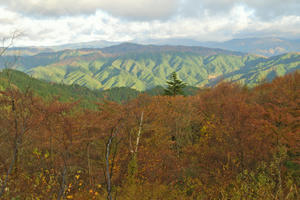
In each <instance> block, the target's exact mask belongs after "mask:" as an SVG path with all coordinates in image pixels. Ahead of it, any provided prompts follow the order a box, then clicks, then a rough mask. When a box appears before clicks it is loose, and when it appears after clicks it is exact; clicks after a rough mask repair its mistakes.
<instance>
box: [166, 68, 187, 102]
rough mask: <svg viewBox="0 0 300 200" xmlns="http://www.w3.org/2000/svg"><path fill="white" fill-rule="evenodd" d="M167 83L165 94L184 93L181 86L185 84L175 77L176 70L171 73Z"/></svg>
mask: <svg viewBox="0 0 300 200" xmlns="http://www.w3.org/2000/svg"><path fill="white" fill-rule="evenodd" d="M167 84H168V87H167V88H166V89H165V90H164V93H165V95H169V96H176V95H184V92H183V88H184V87H185V86H186V84H185V83H183V82H182V81H181V80H179V79H178V78H177V74H176V72H173V73H172V74H171V77H170V81H167Z"/></svg>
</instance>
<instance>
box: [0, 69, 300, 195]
mask: <svg viewBox="0 0 300 200" xmlns="http://www.w3.org/2000/svg"><path fill="white" fill-rule="evenodd" d="M299 95H300V73H297V72H296V73H294V74H289V75H286V76H284V77H280V78H276V79H275V80H273V81H272V82H271V83H265V84H262V85H259V86H257V87H254V88H252V89H248V88H247V87H242V86H240V85H236V84H229V83H221V84H219V85H217V86H215V87H213V88H207V89H203V90H201V91H199V92H198V94H197V95H195V96H188V97H184V96H152V97H151V96H148V95H146V94H143V95H140V96H139V97H138V98H136V99H133V100H131V101H128V102H127V103H125V104H122V105H121V104H118V103H114V102H110V101H102V102H100V103H98V104H96V105H97V107H98V109H96V110H89V109H84V108H82V107H80V106H79V102H77V101H75V102H65V103H63V102H60V101H57V99H52V100H51V99H50V100H48V101H45V100H43V99H41V98H39V97H37V96H33V95H32V93H31V92H29V91H26V90H25V91H24V92H20V91H19V90H16V89H15V87H8V89H6V90H4V91H1V95H0V127H1V130H0V134H1V136H0V137H1V149H0V150H1V154H0V155H2V156H0V163H1V164H0V172H1V177H0V178H1V185H0V196H1V198H2V199H13V198H17V199H61V198H65V199H124V200H126V199H128V200H129V199H141V200H142V199H143V200H144V199H149V200H150V199H170V200H171V199H172V200H174V199H293V200H294V199H295V200H296V199H299V187H300V182H299V180H300V157H299V152H300V149H299V147H300V145H299V140H300V138H299V131H300V126H299V124H300V122H299V115H300V96H299ZM5 155H6V156H5Z"/></svg>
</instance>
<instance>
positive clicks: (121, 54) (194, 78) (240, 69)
mask: <svg viewBox="0 0 300 200" xmlns="http://www.w3.org/2000/svg"><path fill="white" fill-rule="evenodd" d="M3 59H6V60H12V59H13V58H12V57H4V58H3ZM2 63H3V61H2ZM0 64H1V61H0ZM14 68H15V69H18V70H21V71H23V72H26V73H28V74H30V75H32V76H33V77H35V78H38V79H43V80H47V81H51V82H57V83H64V84H77V85H81V86H85V87H88V88H90V89H109V88H113V87H130V88H133V89H136V90H140V91H143V90H146V89H150V88H153V87H155V86H158V85H161V86H164V85H165V83H166V80H167V79H168V76H169V75H170V74H171V73H172V72H174V71H176V72H177V74H178V76H179V78H180V79H181V80H183V81H184V82H186V83H187V84H189V85H191V86H197V87H201V86H209V85H214V84H216V83H217V82H218V81H220V80H223V79H224V80H227V81H238V82H240V83H242V84H247V85H249V86H253V85H256V84H258V83H260V82H261V81H263V80H265V79H266V80H271V79H273V78H274V77H276V76H281V75H284V74H286V73H288V72H292V71H294V70H296V69H299V68H300V54H299V53H289V54H284V55H280V56H276V57H270V58H265V57H259V56H254V55H247V54H242V53H238V52H232V51H226V50H221V49H209V48H203V47H184V46H154V45H148V46H144V45H135V44H121V45H117V46H113V47H107V48H103V49H81V50H65V51H60V52H49V53H41V54H38V55H34V56H23V57H20V58H19V59H18V60H17V62H16V64H15V65H14Z"/></svg>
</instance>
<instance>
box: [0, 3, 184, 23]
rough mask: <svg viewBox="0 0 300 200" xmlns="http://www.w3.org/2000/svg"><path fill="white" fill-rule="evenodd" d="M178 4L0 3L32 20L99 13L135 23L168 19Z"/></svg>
mask: <svg viewBox="0 0 300 200" xmlns="http://www.w3.org/2000/svg"><path fill="white" fill-rule="evenodd" d="M178 3H179V0H84V1H83V0H81V1H74V0H0V5H3V6H6V8H8V9H10V10H13V11H17V12H20V13H23V14H25V15H29V16H33V17H40V16H46V17H49V16H54V17H58V16H68V15H70V16H74V15H90V14H95V12H96V11H97V10H102V11H105V12H107V13H110V14H112V15H113V16H117V17H126V18H129V19H139V20H149V19H150V20H151V19H161V18H166V17H169V16H170V15H172V14H174V13H175V12H176V9H177V8H178V5H179V4H178Z"/></svg>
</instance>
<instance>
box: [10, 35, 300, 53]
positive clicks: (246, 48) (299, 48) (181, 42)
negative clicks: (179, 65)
mask: <svg viewBox="0 0 300 200" xmlns="http://www.w3.org/2000/svg"><path fill="white" fill-rule="evenodd" d="M129 42H131V43H138V44H143V45H150V44H153V45H160V46H165V45H171V46H202V47H209V48H221V49H227V50H231V51H239V52H243V53H251V54H257V55H262V56H268V57H270V56H275V55H280V54H284V53H289V52H300V39H286V38H279V37H261V38H242V39H232V40H227V41H223V42H215V41H212V42H203V41H198V40H194V39H187V38H167V39H144V40H132V41H129ZM119 44H121V42H116V41H114V42H112V41H105V40H96V41H90V42H81V43H71V44H62V45H56V46H41V47H15V48H11V49H9V52H8V54H10V55H11V54H18V55H35V54H38V53H42V52H55V51H62V50H66V49H84V48H95V49H99V48H104V47H109V46H113V45H119Z"/></svg>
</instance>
